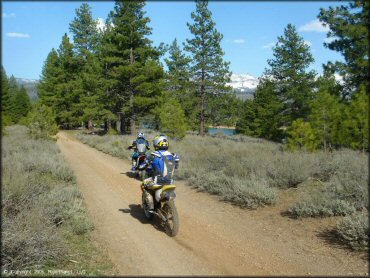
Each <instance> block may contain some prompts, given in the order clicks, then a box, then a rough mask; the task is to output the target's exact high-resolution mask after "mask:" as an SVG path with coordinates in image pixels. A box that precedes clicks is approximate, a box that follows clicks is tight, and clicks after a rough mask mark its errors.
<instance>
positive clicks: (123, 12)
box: [102, 1, 164, 133]
mask: <svg viewBox="0 0 370 278" xmlns="http://www.w3.org/2000/svg"><path fill="white" fill-rule="evenodd" d="M144 6H145V3H144V2H143V1H116V3H115V7H114V11H113V12H111V13H110V15H109V19H108V21H107V23H108V24H107V26H108V28H107V31H106V32H105V36H104V38H103V42H104V45H103V46H102V47H103V48H105V50H104V51H103V52H104V54H103V56H104V57H105V58H104V66H105V70H104V71H105V79H106V84H107V90H108V91H109V95H111V96H112V97H113V98H114V99H116V100H117V101H116V103H117V105H116V107H115V112H116V113H117V114H118V116H117V118H118V121H119V122H121V123H124V122H125V119H129V120H130V130H131V133H136V121H137V120H138V118H139V117H140V116H143V115H145V114H147V113H149V112H150V111H151V110H152V109H153V108H154V106H155V105H156V104H157V103H158V96H159V95H160V94H161V91H162V86H163V84H162V82H161V80H162V77H163V74H164V73H163V69H162V67H161V66H160V64H159V61H158V59H159V55H160V51H159V50H158V49H155V48H154V47H152V45H151V43H152V42H151V41H150V40H149V39H148V36H149V35H150V34H151V28H150V27H149V26H148V23H149V22H150V19H149V18H148V17H146V16H145V12H144ZM110 25H112V26H110ZM121 116H123V119H122V118H121ZM122 126H123V125H122V124H120V127H122ZM120 131H121V128H120Z"/></svg>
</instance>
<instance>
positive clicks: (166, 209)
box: [162, 200, 179, 237]
mask: <svg viewBox="0 0 370 278" xmlns="http://www.w3.org/2000/svg"><path fill="white" fill-rule="evenodd" d="M162 211H163V213H164V216H165V217H166V219H167V221H166V222H165V231H166V234H168V235H169V236H171V237H174V236H176V235H177V233H178V231H179V216H178V214H177V209H176V206H175V203H174V201H172V200H171V201H167V202H165V203H164V205H163V208H162Z"/></svg>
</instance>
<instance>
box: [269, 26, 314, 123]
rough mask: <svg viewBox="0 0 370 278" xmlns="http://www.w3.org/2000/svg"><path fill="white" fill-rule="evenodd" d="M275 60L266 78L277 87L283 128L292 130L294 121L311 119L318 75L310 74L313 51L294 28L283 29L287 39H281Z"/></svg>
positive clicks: (274, 51) (276, 48) (270, 64)
mask: <svg viewBox="0 0 370 278" xmlns="http://www.w3.org/2000/svg"><path fill="white" fill-rule="evenodd" d="M273 56H274V58H273V59H270V60H268V61H267V62H268V64H269V66H270V68H269V69H266V71H265V75H266V76H269V77H270V78H271V79H272V80H274V82H275V84H276V87H275V91H276V94H277V96H278V98H279V100H280V101H282V102H283V104H284V107H283V110H282V111H281V115H282V124H283V125H285V126H289V125H290V124H291V123H292V122H293V121H294V120H295V119H298V118H304V119H306V118H307V116H308V113H309V101H310V100H311V99H312V87H313V84H314V77H315V72H314V71H309V72H307V70H308V67H309V66H310V65H311V63H313V62H314V58H313V56H312V54H311V53H310V47H309V46H308V45H307V44H306V43H305V41H304V40H303V38H302V37H300V36H299V35H298V33H297V31H296V28H295V27H294V26H293V25H291V24H288V25H287V27H286V28H285V29H284V35H283V36H279V37H278V42H277V43H276V45H275V47H274V48H273Z"/></svg>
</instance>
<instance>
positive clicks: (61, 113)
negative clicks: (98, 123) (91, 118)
mask: <svg viewBox="0 0 370 278" xmlns="http://www.w3.org/2000/svg"><path fill="white" fill-rule="evenodd" d="M78 70H79V64H78V61H77V59H76V56H75V54H74V51H73V44H72V43H71V42H70V40H69V38H68V36H67V34H65V35H64V36H63V38H62V42H61V44H60V46H59V48H58V50H57V51H55V50H54V49H52V51H51V52H50V53H49V55H48V57H47V59H46V61H45V64H44V67H43V71H42V74H41V80H40V85H39V93H40V100H41V102H42V103H43V104H45V105H47V106H49V107H51V108H52V110H53V111H54V113H55V116H56V121H57V124H58V125H60V126H64V127H66V128H69V127H71V126H76V125H78V124H79V118H80V117H81V115H82V112H81V111H80V109H79V106H78V104H79V102H80V96H79V94H78V90H76V88H78V86H77V85H78V81H77V80H76V79H77V72H78Z"/></svg>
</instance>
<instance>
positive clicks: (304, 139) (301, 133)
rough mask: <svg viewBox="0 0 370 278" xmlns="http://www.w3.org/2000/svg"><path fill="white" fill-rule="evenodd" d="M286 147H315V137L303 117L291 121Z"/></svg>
mask: <svg viewBox="0 0 370 278" xmlns="http://www.w3.org/2000/svg"><path fill="white" fill-rule="evenodd" d="M288 135H289V138H288V145H287V147H288V149H289V150H292V151H295V150H304V151H314V150H315V149H316V148H317V139H316V137H315V134H314V131H313V130H312V128H311V124H310V123H309V122H305V121H304V120H303V119H297V120H295V121H293V123H292V125H291V126H290V127H289V129H288Z"/></svg>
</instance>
